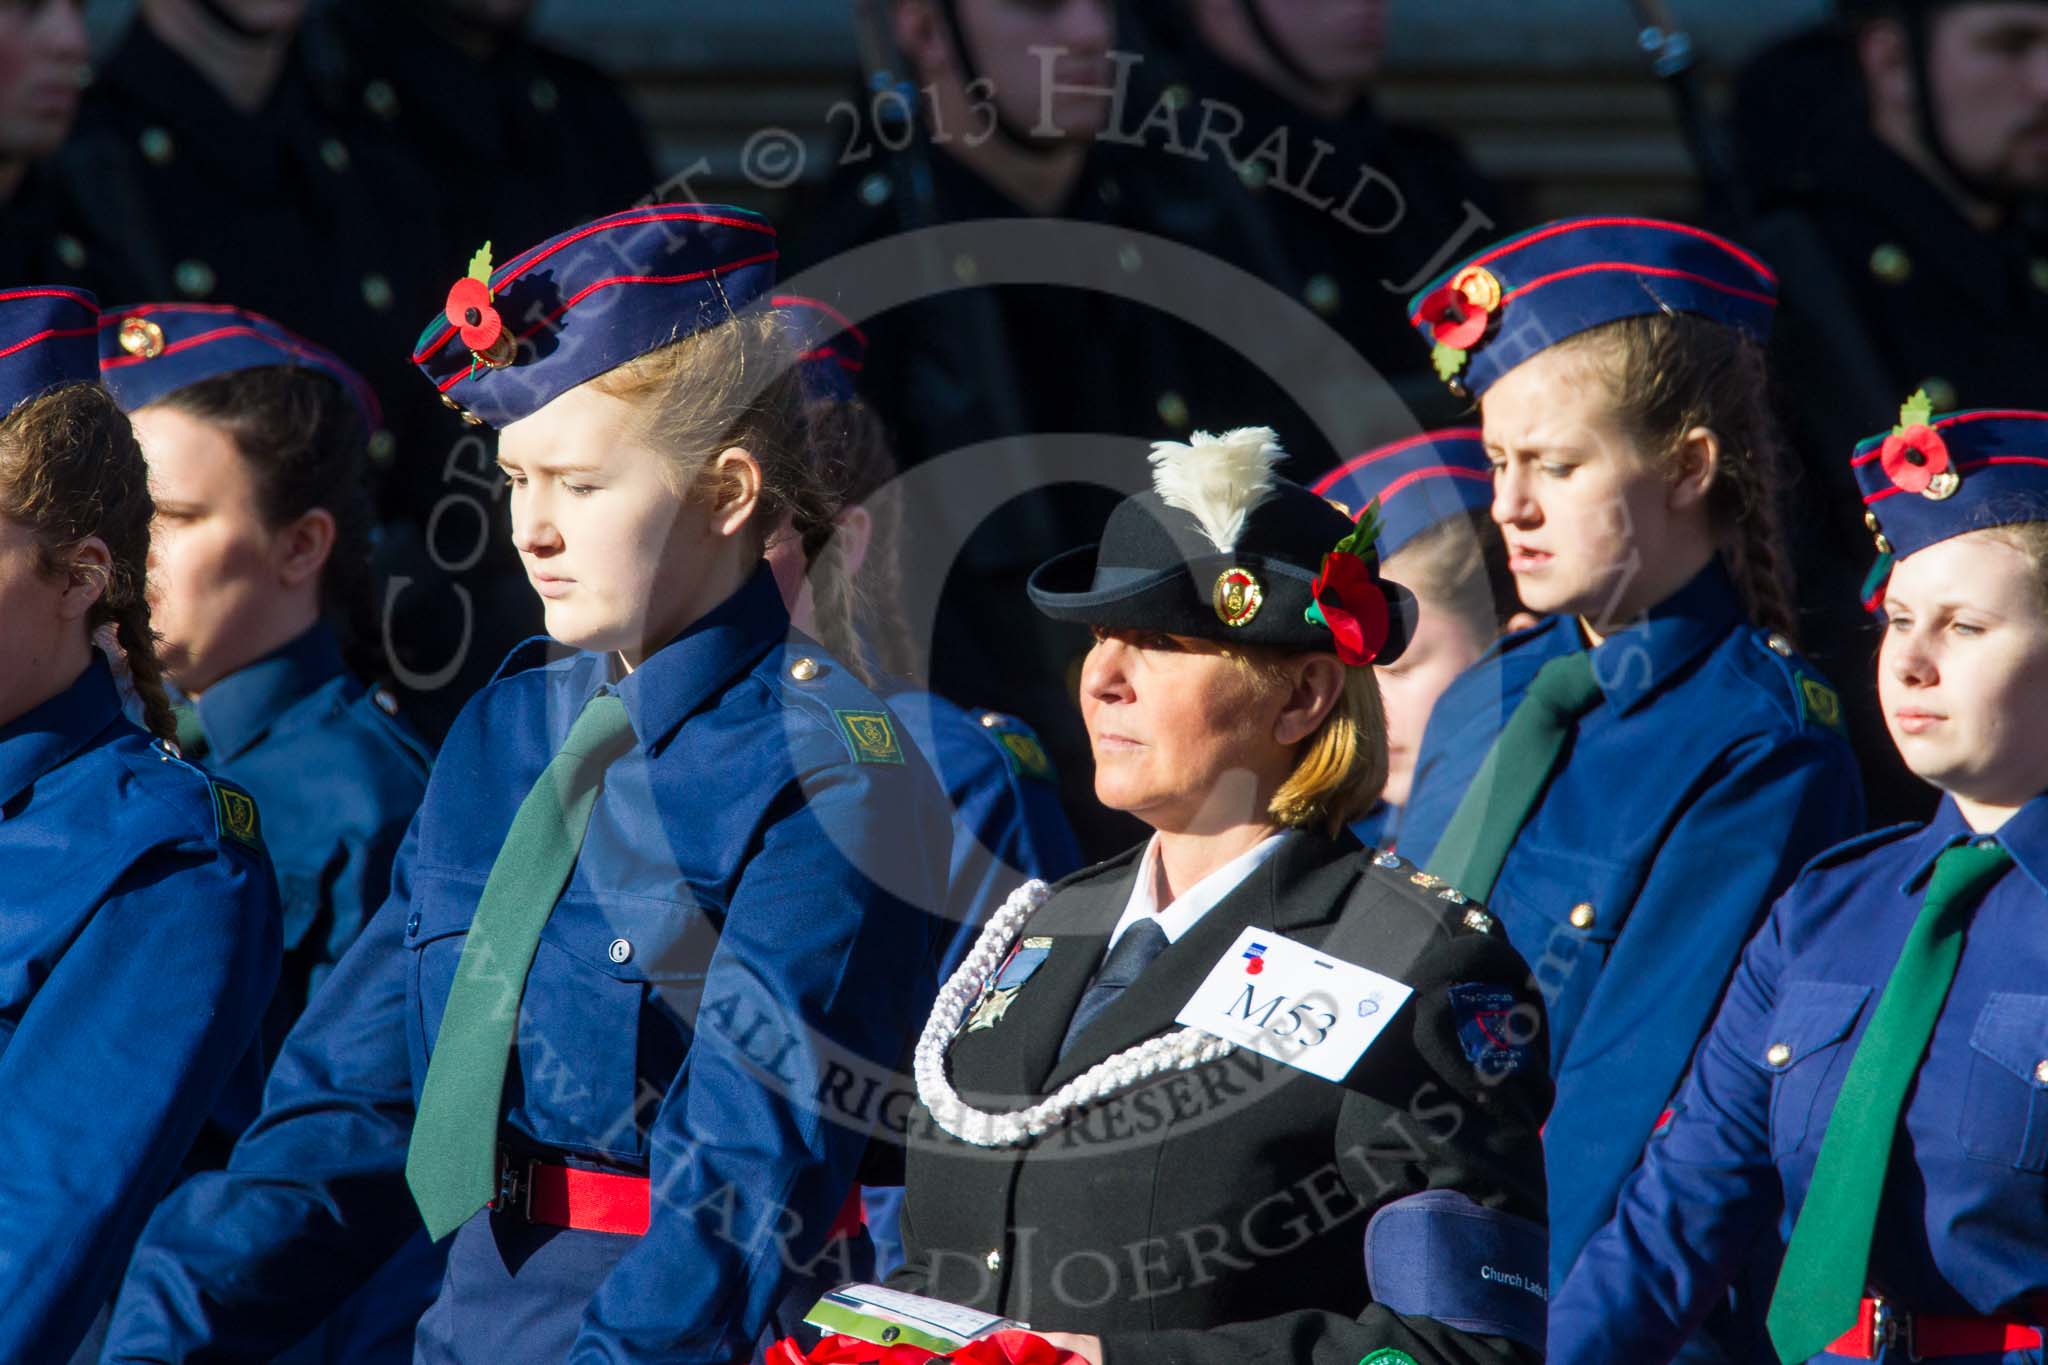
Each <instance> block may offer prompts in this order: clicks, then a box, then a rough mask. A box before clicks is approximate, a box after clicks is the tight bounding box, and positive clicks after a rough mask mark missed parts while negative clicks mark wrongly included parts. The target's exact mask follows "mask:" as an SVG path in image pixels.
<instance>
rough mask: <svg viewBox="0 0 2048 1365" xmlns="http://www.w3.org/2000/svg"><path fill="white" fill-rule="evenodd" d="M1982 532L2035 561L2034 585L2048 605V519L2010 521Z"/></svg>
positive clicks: (1988, 527)
mask: <svg viewBox="0 0 2048 1365" xmlns="http://www.w3.org/2000/svg"><path fill="white" fill-rule="evenodd" d="M1980 534H1982V535H1984V536H1987V537H1989V538H1990V539H1992V540H1996V541H1998V542H1999V543H2000V544H2003V545H2009V546H2011V547H2012V548H2013V549H2015V550H2018V551H2019V552H2020V553H2021V554H2023V555H2025V556H2026V557H2027V558H2028V559H2029V560H2031V561H2032V562H2033V565H2034V586H2035V588H2036V589H2038V590H2039V592H2040V595H2041V602H2042V604H2043V605H2044V606H2048V521H2039V520H2035V521H2009V522H2006V523H2005V524H2003V525H2000V526H1986V527H1984V528H1982V530H1981V531H1980Z"/></svg>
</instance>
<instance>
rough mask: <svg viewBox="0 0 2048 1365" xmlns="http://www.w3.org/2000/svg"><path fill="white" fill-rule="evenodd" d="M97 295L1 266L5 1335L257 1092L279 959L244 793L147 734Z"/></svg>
mask: <svg viewBox="0 0 2048 1365" xmlns="http://www.w3.org/2000/svg"><path fill="white" fill-rule="evenodd" d="M98 317H99V308H98V306H97V304H96V303H95V302H94V300H93V298H92V296H91V295H90V294H87V293H84V292H83V291H80V290H75V289H62V288H43V289H11V290H6V291H0V409H4V410H5V413H6V415H5V416H4V417H0V869H4V872H5V882H4V885H0V1025H4V1027H0V1141H4V1142H5V1144H6V1151H7V1161H6V1163H5V1167H4V1174H0V1359H5V1360H20V1361H31V1360H33V1361H61V1360H64V1359H66V1358H67V1357H68V1356H69V1355H70V1354H71V1352H72V1351H73V1349H74V1348H76V1347H77V1345H78V1344H79V1342H80V1341H81V1339H83V1337H84V1335H85V1333H86V1331H87V1329H88V1327H89V1326H90V1324H91V1323H92V1319H93V1317H94V1315H95V1314H96V1313H97V1312H98V1311H99V1310H100V1309H101V1308H102V1307H104V1306H105V1304H106V1302H107V1299H108V1298H109V1296H110V1295H111V1294H112V1293H113V1290H114V1286H115V1285H116V1284H117V1283H118V1282H119V1280H120V1275H121V1268H122V1266H123V1265H124V1264H125V1263H126V1261H127V1258H128V1251H129V1248H130V1247H131V1246H132V1245H133V1244H134V1241H135V1238H136V1235H137V1234H138V1233H139V1232H140V1231H141V1230H142V1225H143V1220H144V1219H145V1218H147V1217H148V1216H149V1211H150V1209H151V1208H152V1207H153V1206H154V1205H155V1203H156V1201H157V1200H158V1199H159V1198H161V1197H162V1195H163V1193H164V1191H165V1190H167V1189H168V1188H169V1187H170V1185H171V1183H172V1181H173V1180H174V1179H176V1178H177V1176H178V1174H179V1172H180V1169H181V1166H182V1164H183V1163H184V1160H185V1157H186V1153H187V1152H188V1151H189V1150H190V1149H191V1147H192V1143H193V1140H194V1139H195V1138H196V1137H197V1135H198V1134H199V1131H200V1127H201V1124H202V1122H203V1121H204V1120H205V1119H206V1117H207V1116H208V1115H209V1114H210V1113H212V1112H214V1111H215V1109H216V1108H217V1107H220V1108H224V1109H230V1110H241V1111H244V1112H246V1111H248V1110H252V1109H253V1108H254V1106H255V1101H256V1092H257V1088H258V1087H259V1086H260V1084H261V1080H262V1076H261V1072H260V1066H259V1064H260V1054H259V1053H258V1050H257V1048H256V1046H255V1044H256V1039H257V1030H258V1027H259V1025H260V1024H261V1022H262V1019H263V1005H264V1002H265V1001H267V1000H268V999H269V998H270V992H271V988H272V986H273V985H274V983H275V982H276V980H277V964H278V910H277V891H276V888H275V887H274V886H273V885H272V881H271V871H270V864H269V860H268V859H267V858H265V857H264V855H263V851H262V846H261V835H260V831H259V827H258V825H259V822H258V817H257V814H256V807H255V805H254V803H253V802H252V801H251V800H250V799H249V796H248V794H247V793H246V792H244V791H242V790H240V789H239V788H237V787H234V786H231V785H229V784H227V783H223V782H217V781H216V782H209V780H208V779H207V778H206V776H205V775H204V774H202V773H200V772H199V771H198V770H197V769H195V768H193V767H191V766H190V765H188V764H186V763H184V762H182V761H180V760H179V759H178V758H177V757H176V756H175V753H174V751H173V750H171V749H169V748H167V747H166V746H165V745H164V744H163V742H162V741H163V740H164V739H167V738H168V737H169V736H170V733H171V728H172V723H171V712H170V704H169V702H168V701H167V700H166V699H165V696H164V691H163V683H162V675H161V672H160V669H159V665H158V663H157V659H156V654H155V647H154V644H153V641H152V638H151V635H150V620H149V607H148V605H147V603H146V601H145V599H144V596H143V578H144V573H145V567H146V564H147V559H148V552H149V523H150V516H151V510H152V509H151V505H150V497H149V485H148V470H147V469H146V468H145V467H144V465H143V462H142V455H141V453H140V452H139V451H138V450H137V449H136V446H135V438H134V435H133V433H132V432H131V431H130V429H129V425H128V419H127V418H126V417H124V416H122V415H121V411H120V409H119V408H117V407H116V406H115V405H114V401H113V399H111V398H109V397H108V396H107V394H106V391H105V390H104V389H102V388H100V387H99V382H98V381H99V353H98V351H97V349H96V347H95V345H94V341H93V337H94V332H95V327H96V323H97V321H98ZM96 633H98V634H100V635H101V637H102V639H103V640H105V641H106V644H105V647H106V648H107V649H109V650H110V651H111V652H113V653H117V654H119V655H120V656H121V658H122V663H121V668H120V672H121V673H122V674H124V675H125V677H126V678H127V680H128V684H129V686H130V687H132V690H133V692H134V694H135V695H136V696H137V697H138V698H139V700H140V703H141V706H142V708H143V711H144V713H145V714H146V716H147V719H148V722H149V730H147V731H146V730H144V729H143V728H142V727H140V726H137V725H136V724H134V723H133V722H131V721H130V720H128V719H127V717H126V716H124V715H123V712H122V699H121V694H120V691H119V690H118V687H117V684H116V676H117V674H116V671H115V670H114V669H113V668H111V667H110V666H109V661H108V659H107V658H106V657H102V655H101V654H100V653H99V652H98V650H96V649H95V645H94V637H95V634H96ZM152 731H153V732H154V734H155V736H156V739H155V740H154V741H152V738H151V732H152Z"/></svg>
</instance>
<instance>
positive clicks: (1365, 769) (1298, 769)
mask: <svg viewBox="0 0 2048 1365" xmlns="http://www.w3.org/2000/svg"><path fill="white" fill-rule="evenodd" d="M1228 654H1229V656H1230V657H1231V658H1232V659H1234V660H1236V661H1237V663H1238V665H1239V666H1240V667H1242V668H1244V669H1246V670H1247V671H1248V672H1250V673H1252V674H1254V675H1255V676H1257V677H1258V678H1260V679H1261V680H1262V681H1264V682H1266V683H1268V684H1270V685H1272V686H1276V687H1278V686H1292V684H1293V678H1292V675H1291V674H1290V672H1289V671H1288V669H1287V666H1286V663H1285V660H1286V659H1288V658H1290V657H1295V656H1290V655H1287V654H1283V653H1281V652H1279V651H1257V652H1254V651H1253V650H1251V649H1245V648H1237V649H1232V650H1229V651H1228ZM1387 764H1388V760H1387V711H1386V707H1385V705H1384V704H1383V703H1382V702H1381V701H1380V681H1379V677H1378V676H1377V675H1376V674H1375V673H1374V672H1373V670H1372V669H1371V668H1348V667H1347V668H1346V669H1345V670H1344V690H1343V691H1342V692H1341V693H1339V694H1338V696H1337V700H1336V702H1335V703H1333V704H1332V705H1331V707H1330V713H1329V714H1328V715H1326V716H1324V717H1323V720H1322V724H1320V725H1318V726H1317V727H1316V729H1315V733H1314V734H1312V735H1310V736H1309V737H1308V738H1307V739H1305V740H1303V741H1302V744H1301V753H1300V755H1299V756H1298V757H1297V758H1296V759H1295V761H1294V771H1293V772H1291V773H1289V774H1288V775H1287V780H1286V781H1285V782H1282V783H1281V784H1280V786H1279V789H1278V790H1276V791H1275V792H1274V793H1273V797H1272V799H1271V800H1270V801H1268V802H1267V803H1266V812H1267V814H1269V815H1271V816H1272V817H1273V819H1274V820H1276V821H1278V822H1279V823H1280V824H1282V825H1285V826H1287V827H1288V828H1290V829H1306V828H1308V827H1309V826H1311V825H1318V824H1319V825H1321V826H1322V827H1323V831H1324V833H1326V834H1329V835H1331V836H1333V837H1334V836H1335V835H1336V834H1337V833H1338V831H1340V830H1341V829H1343V828H1344V826H1346V825H1348V824H1350V823H1351V822H1352V821H1353V820H1356V819H1358V818H1359V817H1360V816H1362V815H1364V814H1365V813H1366V812H1367V811H1369V810H1371V809H1372V806H1373V803H1374V802H1375V801H1377V800H1379V799H1380V793H1381V792H1382V791H1383V790H1385V788H1386V785H1387Z"/></svg>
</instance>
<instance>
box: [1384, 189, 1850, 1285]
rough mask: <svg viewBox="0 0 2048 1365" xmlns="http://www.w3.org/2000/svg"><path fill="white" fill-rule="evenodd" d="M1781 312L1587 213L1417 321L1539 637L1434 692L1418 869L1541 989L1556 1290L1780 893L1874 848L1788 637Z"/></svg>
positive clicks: (1637, 223)
mask: <svg viewBox="0 0 2048 1365" xmlns="http://www.w3.org/2000/svg"><path fill="white" fill-rule="evenodd" d="M1775 297H1776V285H1775V281H1774V278H1773V276H1772V275H1771V272H1770V270H1769V269H1768V267H1766V266H1765V265H1764V263H1763V262H1761V261H1759V260H1758V259H1756V257H1754V256H1752V255H1751V254H1750V253H1748V252H1747V251H1744V250H1743V249H1742V248H1740V247H1738V246H1736V245H1734V244H1733V243H1731V242H1727V241H1724V240H1723V239H1721V238H1718V237H1715V236H1713V235H1712V234H1710V233H1705V232H1701V231H1700V230H1698V229H1696V228H1690V227H1685V226H1683V225H1680V224H1676V223H1663V222H1658V221H1655V220H1648V219H1640V218H1584V219H1571V220H1566V221H1562V222H1556V223H1551V224H1549V225H1547V226H1545V227H1541V228H1538V229H1535V230H1533V231H1531V232H1526V233H1523V234H1522V235H1520V236H1517V237H1513V238H1510V239H1508V240H1507V241H1505V242H1503V243H1501V244H1499V245H1498V246H1494V247H1491V248H1488V249H1487V250H1486V251H1483V252H1481V253H1479V254H1478V255H1476V256H1474V257H1472V258H1471V259H1470V260H1468V261H1467V262H1465V263H1464V264H1462V265H1460V266H1459V267H1457V268H1456V269H1454V270H1452V271H1451V272H1450V273H1449V274H1448V275H1446V276H1445V277H1444V279H1443V280H1442V281H1441V282H1439V283H1438V284H1437V285H1436V286H1434V287H1432V288H1431V289H1428V290H1426V291H1424V292H1423V293H1422V294H1421V295H1419V296H1418V299H1417V302H1416V305H1415V309H1414V317H1415V321H1416V325H1417V327H1418V328H1419V329H1420V330H1421V331H1422V333H1423V335H1424V336H1425V338H1427V339H1430V340H1432V341H1433V342H1434V343H1435V348H1436V350H1435V354H1436V358H1437V366H1438V370H1439V372H1440V373H1442V374H1443V375H1445V377H1446V378H1447V379H1448V380H1449V381H1450V382H1451V383H1453V384H1454V385H1455V386H1457V387H1458V388H1460V389H1461V390H1463V391H1464V392H1466V393H1469V394H1470V395H1472V396H1473V397H1474V398H1475V399H1476V400H1477V401H1478V404H1479V412H1480V419H1481V424H1482V428H1483V432H1484V440H1485V443H1486V451H1487V455H1488V458H1489V459H1490V460H1491V461H1492V463H1493V466H1494V485H1493V494H1494V496H1493V519H1494V521H1495V522H1496V523H1497V524H1498V525H1499V528H1500V533H1501V535H1502V537H1503V539H1504V541H1505V543H1506V546H1507V552H1508V567H1509V569H1510V571H1511V572H1512V573H1513V574H1514V578H1515V587H1516V590H1517V592H1518V593H1519V595H1520V597H1521V600H1522V603H1523V605H1524V606H1526V607H1527V608H1528V609H1529V610H1530V611H1532V612H1536V613H1539V614H1541V615H1542V620H1541V621H1540V622H1539V623H1538V624H1537V625H1536V626H1535V627H1534V628H1532V629H1529V630H1526V631H1522V632H1519V633H1517V634H1515V635H1512V636H1510V637H1508V638H1507V639H1506V640H1504V641H1502V642H1501V644H1500V645H1499V646H1498V647H1497V648H1495V649H1494V650H1492V651H1491V652H1490V653H1488V654H1487V656H1486V657H1485V658H1484V659H1482V660H1481V661H1480V662H1479V664H1478V665H1476V666H1475V667H1474V668H1472V669H1471V670H1470V671H1468V672H1467V673H1465V674H1464V675H1463V676H1462V677H1460V678H1459V679H1458V680H1457V681H1456V682H1454V683H1452V684H1451V686H1450V687H1449V688H1448V689H1447V690H1446V691H1445V692H1444V694H1443V696H1442V697H1441V698H1439V699H1438V701H1437V704H1436V707H1435V709H1434V710H1433V711H1432V713H1431V715H1430V720H1429V727H1428V731H1427V735H1426V737H1425V739H1424V741H1423V746H1422V754H1421V757H1420V759H1419V760H1418V762H1417V766H1416V776H1415V782H1414V786H1413V791H1412V793H1411V795H1410V798H1409V801H1408V804H1407V806H1406V808H1405V810H1404V812H1403V816H1402V824H1401V852H1402V853H1403V854H1404V855H1405V856H1407V857H1411V858H1414V859H1415V860H1417V861H1418V862H1421V863H1423V864H1424V865H1425V867H1426V868H1427V870H1428V871H1429V872H1430V873H1431V874H1432V875H1435V876H1439V877H1442V878H1444V879H1445V880H1446V881H1448V882H1450V883H1451V884H1452V885H1454V886H1456V887H1458V888H1459V889H1460V890H1462V891H1464V892H1465V893H1466V894H1467V895H1470V896H1473V897H1474V898H1477V899H1484V900H1485V901H1486V903H1487V906H1488V908H1489V909H1491V910H1492V911H1493V912H1494V913H1495V914H1497V915H1499V916H1500V919H1501V923H1502V924H1503V926H1505V928H1506V929H1507V932H1508V936H1509V938H1510V939H1511V940H1513V942H1514V943H1515V945H1516V946H1517V947H1518V948H1520V949H1521V951H1522V955H1523V956H1524V957H1526V958H1527V959H1528V960H1529V962H1530V965H1531V966H1532V968H1533V969H1534V970H1535V973H1536V977H1537V980H1538V981H1539V982H1540V983H1541V984H1542V987H1543V992H1544V997H1545V1000H1546V1001H1547V1003H1548V1005H1549V1008H1550V1025H1551V1033H1550V1043H1551V1056H1552V1064H1553V1066H1554V1067H1555V1070H1556V1075H1557V1107H1556V1109H1555V1111H1554V1112H1553V1114H1552V1116H1551V1119H1550V1123H1549V1126H1548V1128H1547V1130H1546V1151H1547V1152H1548V1154H1549V1174H1550V1201H1551V1203H1550V1207H1551V1268H1552V1282H1553V1283H1555V1282H1557V1281H1558V1280H1561V1279H1562V1278H1563V1274H1564V1271H1565V1270H1566V1269H1567V1268H1569V1267H1570V1265H1571V1263H1572V1259H1573V1258H1574V1257H1575V1256H1576V1255H1577V1254H1578V1250H1579V1248H1580V1247H1581V1246H1582V1245H1583V1244H1584V1242H1585V1239H1586V1238H1587V1237H1588V1236H1590V1235H1591V1234H1592V1232H1593V1230H1594V1229H1595V1228H1597V1227H1599V1226H1600V1224H1601V1223H1602V1222H1603V1221H1605V1219H1606V1217H1607V1215H1608V1213H1609V1212H1610V1211H1611V1210H1612V1208H1613V1205H1614V1196H1615V1192H1616V1191H1617V1190H1618V1189H1619V1188H1620V1187H1621V1182H1622V1180H1623V1179H1624V1178H1625V1177H1626V1176H1627V1175H1628V1172H1629V1171H1630V1170H1631V1169H1632V1168H1633V1167H1634V1166H1635V1164H1636V1161H1637V1159H1638V1157H1639V1155H1640V1154H1641V1152H1642V1145H1643V1141H1644V1140H1645V1139H1646V1138H1647V1137H1648V1136H1649V1135H1650V1131H1651V1129H1652V1128H1653V1127H1654V1126H1655V1124H1656V1122H1657V1119H1658V1116H1659V1115H1660V1114H1661V1113H1662V1112H1663V1110H1664V1107H1665V1105H1666V1103H1667V1102H1668V1101H1669V1100H1670V1098H1671V1096H1672V1095H1674V1094H1675V1093H1676V1092H1677V1089H1678V1085H1679V1081H1680V1079H1681V1077H1682V1076H1683V1074H1684V1071H1685V1066H1686V1062H1687V1059H1688V1058H1690V1057H1691V1055H1692V1051H1693V1048H1694V1047H1695V1045H1696V1044H1697V1043H1698V1041H1699V1038H1700V1035H1701V1034H1702V1033H1704V1032H1705V1031H1706V1027H1707V1022H1708V1020H1709V1019H1710V1018H1711V1017H1712V1014H1713V1009H1714V1005H1715V1002H1716V1001H1717V1000H1719V999H1720V996H1721V991H1722V989H1723V987H1724V986H1725V984H1726V982H1727V979H1728V975H1729V973H1730V972H1732V971H1733V970H1734V967H1735V960H1736V956H1737V954H1738V953H1739V952H1740V951H1741V948H1742V944H1743V943H1744V942H1745V941H1746V940H1747V939H1748V937H1749V936H1750V934H1751V933H1752V932H1754V930H1755V928H1756V926H1757V925H1758V923H1760V922H1761V920H1762V918H1763V915H1764V913H1765V911H1766V910H1767V909H1768V907H1769V906H1770V903H1771V900H1772V898H1773V897H1775V896H1776V895H1777V894H1778V893H1779V892H1780V891H1782V890H1783V889H1784V888H1785V886H1786V885H1787V884H1788V883H1789V882H1790V881H1791V880H1792V877H1793V875H1794V873H1796V872H1797V871H1798V869H1799V867H1800V866H1801V865H1802V864H1804V863H1805V862H1806V860H1807V859H1808V858H1811V857H1812V856H1813V855H1814V854H1816V853H1818V852H1819V851H1820V850H1821V849H1824V848H1826V847H1828V846H1829V845H1831V844H1835V843H1838V842H1840V841H1841V840H1842V839H1845V838H1848V837H1849V836H1851V835H1853V834H1857V833H1860V832H1862V829H1863V803H1862V797H1861V795H1860V789H1859V784H1858V781H1857V773H1856V766H1855V760H1854V758H1853V756H1852V754H1851V751H1850V749H1849V746H1848V743H1847V741H1846V740H1845V739H1844V738H1843V736H1842V734H1841V733H1840V731H1839V729H1838V728H1837V727H1838V725H1839V720H1840V702H1839V699H1838V698H1837V696H1836V694H1835V693H1834V692H1833V691H1832V690H1831V689H1830V688H1829V686H1828V685H1827V684H1826V683H1825V682H1824V681H1823V680H1822V679H1821V678H1820V677H1819V676H1818V675H1817V674H1816V673H1815V672H1814V670H1813V669H1812V667H1811V666H1809V665H1808V664H1807V663H1805V662H1804V661H1803V660H1801V659H1800V657H1799V656H1798V655H1797V654H1796V653H1795V652H1794V649H1793V646H1792V644H1791V642H1790V639H1789V637H1790V635H1791V634H1792V628H1793V622H1792V620H1791V617H1790V611H1789V608H1788V606H1787V605H1786V604H1787V602H1788V601H1789V600H1790V599H1789V597H1788V595H1787V593H1786V591H1785V586H1784V584H1783V583H1782V581H1781V565H1782V564H1783V563H1784V558H1783V556H1782V554H1781V553H1780V548H1779V542H1778V537H1777V535H1776V532H1775V527H1774V525H1773V521H1772V518H1771V515H1770V506H1771V501H1770V497H1769V496H1768V493H1769V490H1770V489H1771V488H1772V487H1773V486H1774V483H1775V480H1776V478H1777V475H1776V473H1775V470H1776V458H1775V457H1776V444H1777V441H1776V435H1775V432H1774V429H1773V424H1772V421H1771V418H1770V414H1769V410H1768V408H1767V406H1766V399H1765V383H1764V371H1763V359H1762V351H1761V342H1762V340H1763V338H1764V336H1765V334H1766V333H1767V331H1768V329H1769V326H1770V319H1771V311H1772V307H1773V302H1774V299H1775ZM1539 678H1540V679H1541V681H1540V682H1539V681H1538V680H1539ZM1737 848H1740V849H1743V850H1744V855H1743V856H1742V857H1740V858H1735V857H1731V856H1730V850H1732V849H1737Z"/></svg>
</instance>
